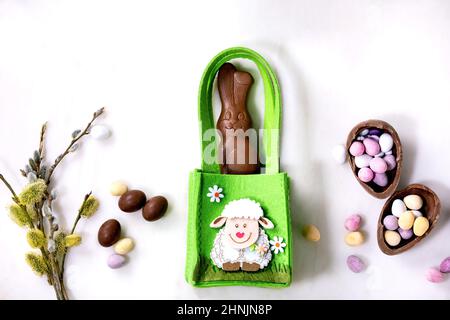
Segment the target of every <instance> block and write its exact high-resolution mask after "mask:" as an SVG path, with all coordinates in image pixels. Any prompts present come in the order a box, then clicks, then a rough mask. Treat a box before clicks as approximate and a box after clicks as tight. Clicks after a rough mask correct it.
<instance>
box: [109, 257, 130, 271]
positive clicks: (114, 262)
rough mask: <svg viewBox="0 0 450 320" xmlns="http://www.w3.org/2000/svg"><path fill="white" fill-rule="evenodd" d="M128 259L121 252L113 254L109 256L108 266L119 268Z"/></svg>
mask: <svg viewBox="0 0 450 320" xmlns="http://www.w3.org/2000/svg"><path fill="white" fill-rule="evenodd" d="M126 261H127V259H126V258H125V257H124V256H121V255H120V254H112V255H110V256H109V258H108V261H107V263H108V267H110V268H111V269H118V268H120V267H122V266H123V265H124V264H125V262H126Z"/></svg>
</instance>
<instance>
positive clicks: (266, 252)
mask: <svg viewBox="0 0 450 320" xmlns="http://www.w3.org/2000/svg"><path fill="white" fill-rule="evenodd" d="M223 225H225V227H224V228H222V229H221V230H220V231H219V232H218V233H217V236H216V238H215V240H214V245H213V248H212V250H211V259H212V261H213V262H214V264H215V265H216V266H217V267H219V268H221V269H223V270H224V271H239V270H240V269H242V270H243V271H249V272H255V271H258V270H261V269H264V268H265V267H267V265H268V264H269V262H270V260H271V259H272V253H271V252H270V249H269V248H270V244H269V238H268V237H267V234H266V233H265V231H264V230H263V229H262V228H260V227H259V225H261V226H262V227H264V228H266V229H273V227H274V225H273V223H272V222H271V221H270V220H269V219H267V218H265V217H264V212H263V210H262V208H261V206H260V204H259V203H257V202H255V201H253V200H251V199H239V200H234V201H231V202H229V203H228V204H227V205H226V206H225V208H224V209H223V211H222V214H221V215H220V216H219V217H217V218H216V219H214V221H213V222H211V224H210V227H212V228H220V227H222V226H223Z"/></svg>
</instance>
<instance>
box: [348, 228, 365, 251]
mask: <svg viewBox="0 0 450 320" xmlns="http://www.w3.org/2000/svg"><path fill="white" fill-rule="evenodd" d="M363 242H364V235H363V233H362V232H360V231H353V232H350V233H348V234H347V235H346V236H345V243H346V244H348V245H349V246H352V247H355V246H359V245H361V244H362V243H363Z"/></svg>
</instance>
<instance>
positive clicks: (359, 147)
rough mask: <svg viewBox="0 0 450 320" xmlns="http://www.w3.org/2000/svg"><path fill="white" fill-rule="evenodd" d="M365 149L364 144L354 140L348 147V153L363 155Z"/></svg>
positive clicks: (355, 155)
mask: <svg viewBox="0 0 450 320" xmlns="http://www.w3.org/2000/svg"><path fill="white" fill-rule="evenodd" d="M365 151H366V148H365V147H364V144H363V143H362V142H359V141H354V142H353V143H352V145H351V146H350V149H349V152H350V154H351V155H352V156H354V157H357V156H361V155H363V154H364V152H365Z"/></svg>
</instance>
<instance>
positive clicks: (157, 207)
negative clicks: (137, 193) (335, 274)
mask: <svg viewBox="0 0 450 320" xmlns="http://www.w3.org/2000/svg"><path fill="white" fill-rule="evenodd" d="M167 206H168V203H167V199H166V198H164V197H163V196H156V197H153V198H150V199H149V200H148V201H147V203H146V204H145V206H144V209H142V216H143V217H144V219H145V220H147V221H156V220H158V219H160V218H161V217H162V216H163V215H164V213H166V210H167Z"/></svg>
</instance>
